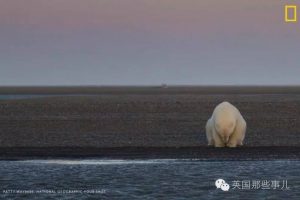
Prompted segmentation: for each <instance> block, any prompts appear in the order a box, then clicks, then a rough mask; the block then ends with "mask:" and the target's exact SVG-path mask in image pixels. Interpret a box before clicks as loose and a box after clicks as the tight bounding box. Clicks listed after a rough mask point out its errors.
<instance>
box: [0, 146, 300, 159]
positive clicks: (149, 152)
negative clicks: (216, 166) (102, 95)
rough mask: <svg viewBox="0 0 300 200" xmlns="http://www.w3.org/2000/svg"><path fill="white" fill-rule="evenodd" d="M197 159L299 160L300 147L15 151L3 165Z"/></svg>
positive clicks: (6, 152)
mask: <svg viewBox="0 0 300 200" xmlns="http://www.w3.org/2000/svg"><path fill="white" fill-rule="evenodd" d="M91 158H94V159H197V160H205V161H253V160H281V159H287V160H300V147H271V146H270V147H246V146H244V147H238V148H214V147H204V146H201V147H178V148H176V147H122V148H95V147H43V148H39V147H14V148H0V161H5V160H11V161H14V160H15V161H16V160H36V159H91Z"/></svg>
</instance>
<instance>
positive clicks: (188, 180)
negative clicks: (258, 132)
mask: <svg viewBox="0 0 300 200" xmlns="http://www.w3.org/2000/svg"><path fill="white" fill-rule="evenodd" d="M0 166H1V168H0V189H1V194H0V195H1V196H0V197H1V198H4V199H19V198H21V199H130V200H131V199H221V198H222V199H241V198H242V199H299V197H300V161H289V160H276V161H202V160H188V159H187V160H185V159H180V160H178V159H159V160H107V159H94V160H25V161H0ZM218 178H222V179H224V180H225V181H226V182H227V183H228V184H229V185H230V187H231V188H230V189H229V191H228V192H224V191H222V190H221V189H216V187H215V180H216V179H218ZM253 180H256V181H261V182H262V181H264V180H265V181H269V183H270V189H262V188H258V189H256V188H250V189H249V188H248V189H247V185H245V184H246V183H247V182H248V181H250V186H251V187H252V186H253V185H252V181H253ZM275 180H276V181H278V182H279V185H278V187H275V189H274V185H273V186H272V181H275ZM237 182H238V183H240V189H239V187H237V186H238V185H239V184H237ZM284 183H287V186H285V187H283V186H284ZM242 184H244V186H246V187H244V188H242ZM234 187H235V188H234ZM282 187H283V188H282ZM287 188H288V189H287ZM25 192H27V194H24V193H25Z"/></svg>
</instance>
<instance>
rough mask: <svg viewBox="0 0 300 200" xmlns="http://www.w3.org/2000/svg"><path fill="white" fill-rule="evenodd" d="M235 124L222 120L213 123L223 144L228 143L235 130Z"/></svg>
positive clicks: (228, 120) (232, 121)
mask: <svg viewBox="0 0 300 200" xmlns="http://www.w3.org/2000/svg"><path fill="white" fill-rule="evenodd" d="M235 124H236V121H235V120H230V119H223V120H220V121H218V122H216V123H215V129H216V130H217V133H218V134H219V136H220V137H221V139H222V140H223V142H224V143H227V142H228V141H229V138H230V136H231V135H232V133H233V131H234V129H235Z"/></svg>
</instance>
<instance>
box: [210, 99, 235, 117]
mask: <svg viewBox="0 0 300 200" xmlns="http://www.w3.org/2000/svg"><path fill="white" fill-rule="evenodd" d="M239 114H240V112H239V111H238V109H237V108H236V107H235V106H233V105H232V104H231V103H229V102H227V101H224V102H222V103H220V104H219V105H217V106H216V108H215V110H214V112H213V116H214V118H215V119H217V118H222V119H223V120H224V119H228V118H236V117H237V115H239Z"/></svg>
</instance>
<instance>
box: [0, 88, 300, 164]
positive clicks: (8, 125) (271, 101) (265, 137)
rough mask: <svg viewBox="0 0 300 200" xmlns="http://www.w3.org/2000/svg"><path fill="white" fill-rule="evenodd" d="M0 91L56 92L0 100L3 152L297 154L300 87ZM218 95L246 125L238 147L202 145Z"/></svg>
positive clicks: (202, 155) (24, 90) (11, 92)
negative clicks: (244, 133) (229, 104)
mask: <svg viewBox="0 0 300 200" xmlns="http://www.w3.org/2000/svg"><path fill="white" fill-rule="evenodd" d="M0 94H1V95H8V94H9V95H15V94H22V95H24V94H26V95H32V94H43V95H44V94H51V95H54V96H45V97H32V98H25V99H15V100H13V99H11V100H4V99H2V100H0V147H1V148H0V154H1V158H8V157H18V156H19V155H23V156H30V155H32V156H43V155H44V156H68V155H69V156H76V155H77V156H97V155H98V156H101V157H105V156H116V155H120V157H122V153H123V152H127V153H126V156H128V155H132V157H134V155H136V156H139V157H143V156H144V157H148V153H147V152H157V153H156V154H155V155H157V156H158V155H159V154H161V155H163V157H164V156H165V157H173V156H175V155H177V156H179V157H180V155H181V156H184V157H193V156H194V157H198V158H206V157H207V158H210V157H213V156H215V157H217V158H227V159H230V158H232V155H231V153H232V152H235V153H234V154H233V155H235V156H236V157H238V155H240V157H239V158H240V159H242V158H243V159H246V158H247V157H250V158H253V159H254V158H262V159H263V158H290V157H292V158H300V156H299V153H297V152H299V147H300V123H299V122H300V87H260V88H256V87H244V88H243V87H116V88H111V87H102V88H96V87H89V88H84V87H79V88H78V87H77V88H75V87H74V88H73V87H72V88H0ZM222 101H229V102H231V103H233V104H234V105H236V106H237V107H238V108H239V110H240V111H241V113H242V115H243V116H244V118H245V119H246V121H247V123H248V129H247V135H246V139H245V146H244V147H241V148H238V149H236V150H228V149H226V150H224V149H223V150H215V149H214V148H209V147H207V146H206V138H205V132H204V127H205V123H206V120H207V119H208V118H209V116H210V115H211V112H212V110H213V108H214V107H215V106H216V105H217V104H218V103H220V102H222ZM184 148H187V149H189V148H190V149H191V150H189V151H190V152H192V153H185V152H186V151H185V150H182V149H184ZM111 149H114V151H113V152H114V153H112V151H111ZM128 149H129V150H128ZM130 149H134V151H133V150H132V151H131V150H130ZM147 149H148V150H147ZM179 149H181V150H179ZM39 152H40V153H39ZM51 152H52V153H51ZM60 152H65V153H63V154H61V155H60ZM159 152H160V153H159ZM170 152H171V153H170ZM172 152H173V153H172ZM224 152H231V153H224ZM272 152H273V153H272ZM289 152H291V153H289ZM292 152H294V153H292ZM223 153H224V154H223ZM191 155H193V156H191ZM258 155H260V156H258Z"/></svg>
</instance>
